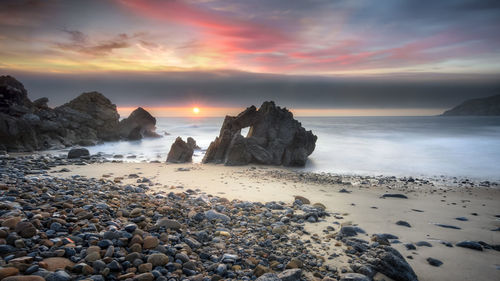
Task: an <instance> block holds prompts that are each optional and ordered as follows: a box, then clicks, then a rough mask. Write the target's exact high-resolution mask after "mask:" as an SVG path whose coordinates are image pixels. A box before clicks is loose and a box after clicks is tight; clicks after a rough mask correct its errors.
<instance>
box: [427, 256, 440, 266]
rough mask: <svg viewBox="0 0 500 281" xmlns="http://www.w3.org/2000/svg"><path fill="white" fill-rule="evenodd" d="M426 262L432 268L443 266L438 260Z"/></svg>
mask: <svg viewBox="0 0 500 281" xmlns="http://www.w3.org/2000/svg"><path fill="white" fill-rule="evenodd" d="M427 262H428V263H429V264H430V265H432V266H436V267H439V266H441V265H442V264H443V262H442V261H440V260H438V259H435V258H427Z"/></svg>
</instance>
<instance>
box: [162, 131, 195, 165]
mask: <svg viewBox="0 0 500 281" xmlns="http://www.w3.org/2000/svg"><path fill="white" fill-rule="evenodd" d="M193 152H194V151H193V149H192V148H191V147H190V146H189V145H188V144H187V143H186V142H185V141H183V140H182V138H181V137H177V138H176V139H175V142H174V143H173V144H172V146H171V147H170V151H169V152H168V156H167V162H170V163H186V162H191V161H192V159H193Z"/></svg>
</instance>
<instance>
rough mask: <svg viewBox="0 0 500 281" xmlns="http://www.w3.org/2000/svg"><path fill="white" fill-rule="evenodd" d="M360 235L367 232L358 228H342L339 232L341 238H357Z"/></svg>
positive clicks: (348, 226) (347, 226)
mask: <svg viewBox="0 0 500 281" xmlns="http://www.w3.org/2000/svg"><path fill="white" fill-rule="evenodd" d="M358 233H365V231H364V230H363V229H361V228H359V227H357V226H350V225H346V226H342V227H341V228H340V231H339V236H341V237H351V236H356V235H358Z"/></svg>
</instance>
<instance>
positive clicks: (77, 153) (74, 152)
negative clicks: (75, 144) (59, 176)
mask: <svg viewBox="0 0 500 281" xmlns="http://www.w3.org/2000/svg"><path fill="white" fill-rule="evenodd" d="M85 156H90V153H89V150H88V149H86V148H72V149H71V150H70V151H69V152H68V159H74V158H81V157H85Z"/></svg>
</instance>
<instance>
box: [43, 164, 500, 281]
mask: <svg viewBox="0 0 500 281" xmlns="http://www.w3.org/2000/svg"><path fill="white" fill-rule="evenodd" d="M118 162H119V161H118ZM63 168H66V169H67V170H68V171H66V172H58V171H60V170H61V167H56V168H53V169H52V170H51V172H50V175H51V176H56V177H62V178H72V177H75V175H78V176H82V177H86V178H95V179H98V180H99V179H101V180H112V181H114V182H116V183H118V184H120V185H136V184H137V182H138V179H143V178H145V179H147V181H145V182H147V183H148V186H149V187H150V189H149V191H148V193H155V192H175V193H178V192H179V193H186V192H188V191H189V190H191V191H195V192H196V193H197V194H200V193H202V194H207V195H213V196H218V197H223V198H226V199H227V200H229V201H232V200H237V201H250V202H260V203H266V202H272V201H275V202H284V203H286V204H293V202H294V197H295V196H297V195H298V196H303V197H305V198H307V199H308V200H309V201H310V204H314V203H321V204H323V205H324V207H326V212H327V213H328V214H329V216H327V217H324V218H319V219H318V221H317V222H313V223H308V222H306V223H305V224H304V229H305V230H306V233H308V234H304V233H300V236H301V237H300V238H301V239H302V240H303V241H306V240H309V241H311V247H312V249H314V250H313V251H314V252H315V253H316V254H317V255H319V256H323V257H324V258H325V264H326V265H330V266H332V267H335V268H337V269H338V271H339V272H350V271H352V269H351V267H350V265H352V262H353V259H352V255H351V254H349V251H348V248H349V247H345V245H342V246H335V245H336V240H335V239H333V237H335V236H334V235H332V234H333V233H337V232H339V230H340V228H341V227H342V226H346V225H353V226H358V227H360V228H361V229H362V230H364V232H366V233H359V234H357V235H356V237H357V238H360V239H364V240H366V241H368V242H370V243H371V242H372V241H373V238H372V235H374V234H391V235H386V236H384V237H385V238H388V239H387V240H388V241H389V243H390V244H391V246H392V247H394V248H395V249H397V250H398V251H399V252H400V253H401V255H402V256H404V257H405V258H406V260H407V261H408V263H409V264H410V265H411V267H412V268H413V270H414V271H415V273H416V275H417V276H418V279H419V280H495V279H496V278H497V277H498V272H499V265H500V254H499V252H498V244H499V243H500V237H499V235H498V233H499V232H498V228H499V227H500V222H499V215H500V205H499V204H498V202H500V190H499V189H498V185H495V184H492V185H491V186H489V187H484V186H479V185H478V184H477V183H476V184H475V185H474V186H472V184H471V183H468V182H465V181H464V182H463V183H460V182H455V183H452V182H448V183H433V182H430V181H428V180H426V179H416V178H396V177H383V176H380V177H370V176H351V175H349V176H341V175H325V174H310V173H302V172H300V171H299V172H298V171H297V170H290V169H285V168H277V167H270V166H253V165H251V166H243V167H228V166H223V165H214V164H165V163H95V164H89V165H78V166H75V165H70V166H63ZM384 194H402V195H405V196H406V197H407V199H405V198H397V197H387V198H382V196H384ZM457 218H459V219H457ZM398 221H404V222H407V223H408V224H409V227H408V226H404V225H398V224H396V222H398ZM440 225H441V226H440ZM443 226H444V227H443ZM450 227H452V228H450ZM332 228H333V229H332ZM455 228H459V229H455ZM493 230H496V231H493ZM287 235H293V233H287ZM392 235H394V236H392ZM469 240H470V241H481V242H485V243H486V244H488V245H497V246H496V249H497V250H494V249H487V248H488V246H486V247H482V251H478V250H473V249H470V248H463V247H458V246H456V244H457V243H459V242H461V241H469ZM422 241H424V242H422ZM408 244H412V245H413V246H416V247H415V249H412V250H409V249H408V248H407V247H410V249H411V246H409V245H408ZM418 245H420V246H418ZM346 252H347V253H346ZM332 256H333V257H335V258H332V259H328V257H332ZM428 258H434V259H438V260H440V261H442V262H443V264H442V265H441V266H439V267H435V266H431V265H430V264H429V262H428V261H427V259H428ZM349 262H351V263H349ZM318 280H321V279H318ZM378 280H383V279H378ZM389 280H390V279H389Z"/></svg>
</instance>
